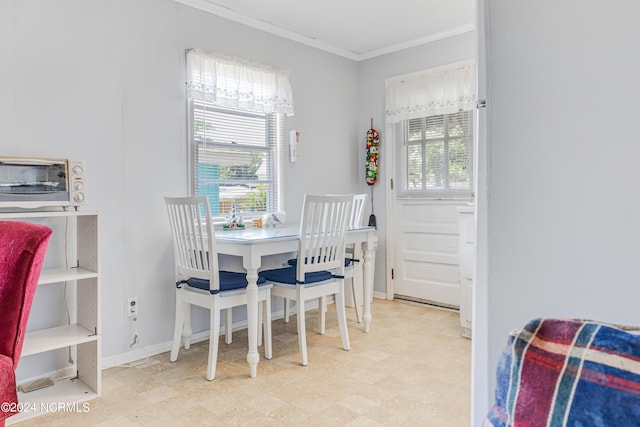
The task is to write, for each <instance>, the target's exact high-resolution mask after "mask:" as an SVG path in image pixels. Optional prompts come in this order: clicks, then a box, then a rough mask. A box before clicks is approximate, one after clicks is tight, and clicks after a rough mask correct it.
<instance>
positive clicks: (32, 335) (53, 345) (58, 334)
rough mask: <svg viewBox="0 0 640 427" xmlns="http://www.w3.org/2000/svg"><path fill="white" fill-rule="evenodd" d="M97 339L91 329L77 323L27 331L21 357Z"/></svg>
mask: <svg viewBox="0 0 640 427" xmlns="http://www.w3.org/2000/svg"><path fill="white" fill-rule="evenodd" d="M97 339H98V336H97V335H96V334H95V333H94V332H93V331H90V330H88V329H86V328H83V327H82V326H80V325H77V324H74V325H65V326H57V327H55V328H49V329H42V330H39V331H34V332H27V335H26V337H25V339H24V345H23V347H22V357H24V356H29V355H32V354H37V353H42V352H44V351H50V350H56V349H59V348H65V347H69V346H72V345H77V344H82V343H86V342H90V341H96V340H97Z"/></svg>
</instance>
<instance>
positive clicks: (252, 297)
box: [244, 260, 260, 378]
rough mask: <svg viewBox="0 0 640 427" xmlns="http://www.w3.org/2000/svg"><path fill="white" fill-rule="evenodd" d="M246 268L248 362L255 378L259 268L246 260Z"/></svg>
mask: <svg viewBox="0 0 640 427" xmlns="http://www.w3.org/2000/svg"><path fill="white" fill-rule="evenodd" d="M244 268H245V269H246V270H247V283H248V284H247V324H248V325H247V330H248V335H249V337H248V340H249V352H248V353H247V362H248V363H249V370H250V375H251V378H255V377H256V374H257V372H258V362H259V361H260V354H259V353H258V323H259V321H258V268H259V266H255V265H251V262H250V261H249V262H247V260H245V265H244Z"/></svg>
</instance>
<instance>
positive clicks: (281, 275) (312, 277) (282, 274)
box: [258, 267, 335, 285]
mask: <svg viewBox="0 0 640 427" xmlns="http://www.w3.org/2000/svg"><path fill="white" fill-rule="evenodd" d="M258 275H259V276H260V277H261V278H264V279H266V280H268V281H269V282H277V283H287V284H289V285H295V284H298V283H299V282H298V280H297V279H296V268H295V267H285V268H276V269H273V270H265V271H261V272H259V273H258ZM333 277H335V276H334V275H333V274H331V272H329V271H314V272H312V273H305V275H304V282H302V283H300V284H310V283H317V282H324V281H325V280H329V279H331V278H333Z"/></svg>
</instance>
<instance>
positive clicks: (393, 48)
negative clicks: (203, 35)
mask: <svg viewBox="0 0 640 427" xmlns="http://www.w3.org/2000/svg"><path fill="white" fill-rule="evenodd" d="M174 1H175V2H176V3H181V4H184V5H186V6H190V7H193V8H195V9H198V10H202V11H204V12H208V13H211V14H213V15H216V16H220V17H222V18H226V19H229V20H231V21H235V22H238V23H240V24H244V25H247V26H249V27H252V28H256V29H258V30H262V31H265V32H267V33H270V34H274V35H276V36H280V37H283V38H286V39H288V40H292V41H295V42H298V43H301V44H304V45H307V46H310V47H313V48H316V49H319V50H322V51H325V52H328V53H332V54H334V55H338V56H341V57H343V58H347V59H350V60H352V61H356V62H359V61H364V60H367V59H371V58H375V57H376V56H381V55H386V54H389V53H393V52H397V51H399V50H402V49H407V48H410V47H415V46H420V45H423V44H426V43H432V42H434V41H437V40H442V39H445V38H448V37H453V36H456V35H459V34H464V33H467V32H471V31H474V30H475V24H474V23H473V22H471V23H468V24H464V25H461V26H458V27H453V28H450V29H447V30H445V31H440V32H437V33H433V34H429V35H426V36H423V37H418V38H415V39H412V40H407V41H404V42H401V43H397V44H393V45H390V46H387V47H383V48H380V49H373V50H370V51H367V52H363V53H357V52H352V51H350V50H347V49H342V48H340V47H337V46H334V45H331V44H329V43H325V42H323V41H320V40H318V39H315V38H313V37H309V36H305V35H303V34H300V33H296V32H294V31H291V30H287V29H285V28H282V27H279V26H277V25H274V24H271V23H269V22H266V21H262V20H260V19H255V18H251V17H249V16H246V15H242V14H240V13H238V12H236V11H233V10H231V9H229V8H226V7H222V6H219V5H216V4H213V3H211V2H209V1H207V0H174Z"/></svg>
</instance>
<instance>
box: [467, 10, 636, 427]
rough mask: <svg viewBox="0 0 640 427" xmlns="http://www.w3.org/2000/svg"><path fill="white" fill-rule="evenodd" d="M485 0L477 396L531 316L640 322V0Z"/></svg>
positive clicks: (489, 387)
mask: <svg viewBox="0 0 640 427" xmlns="http://www.w3.org/2000/svg"><path fill="white" fill-rule="evenodd" d="M487 3H488V6H489V8H488V11H489V16H488V20H487V24H488V29H489V34H490V36H489V39H488V50H489V52H488V53H489V57H488V60H489V63H488V66H489V76H488V78H489V83H488V85H489V86H488V91H487V95H488V101H489V104H488V108H487V110H488V111H487V112H488V116H487V117H488V120H489V127H488V132H489V134H488V141H487V144H488V145H487V147H486V152H487V154H488V159H489V165H488V169H486V170H484V171H479V172H480V173H481V174H482V173H485V174H486V177H487V182H488V195H487V197H488V200H487V205H488V210H487V212H486V215H487V220H488V230H486V231H487V232H488V252H487V253H486V254H484V255H486V256H487V258H488V263H487V265H486V271H487V274H486V277H482V278H479V280H478V283H477V285H478V291H479V292H481V293H482V294H483V299H484V298H486V301H487V316H486V318H484V317H482V316H480V317H478V318H476V319H475V320H476V322H477V323H479V324H480V325H479V326H480V328H481V329H486V330H487V331H488V337H487V339H488V354H484V355H483V356H488V358H487V360H488V363H487V364H486V366H481V365H479V366H475V368H476V369H475V372H476V373H475V374H474V379H475V380H477V379H478V378H479V375H481V374H482V372H483V371H486V372H489V373H490V383H489V384H486V382H482V381H479V382H477V383H476V384H475V385H474V393H475V395H476V397H477V398H478V403H479V402H480V401H481V400H482V399H483V398H486V397H487V396H488V397H491V395H492V393H493V387H494V386H493V383H494V382H495V378H494V377H493V376H494V372H495V368H496V363H497V360H498V356H499V352H500V351H501V349H502V347H503V346H504V344H505V342H506V338H507V334H508V332H509V331H510V330H512V329H514V328H517V327H519V326H522V325H523V324H524V323H525V322H526V321H527V320H529V319H531V318H534V317H540V316H542V317H547V316H558V317H579V318H580V317H584V318H590V319H600V320H603V321H608V322H619V323H626V324H636V325H637V324H640V311H639V310H638V301H640V285H639V281H638V274H637V270H636V269H635V266H636V265H637V264H638V257H639V255H640V251H639V249H638V245H637V242H638V240H639V238H640V226H639V225H638V224H639V222H638V218H640V201H638V199H637V198H636V197H635V195H636V194H637V193H638V183H640V168H639V167H638V159H640V144H638V142H637V139H638V138H637V130H636V129H635V123H636V122H637V106H636V101H637V100H636V98H638V97H639V96H640V85H638V76H640V56H638V55H637V54H636V52H637V40H638V39H639V38H640V27H638V25H637V17H638V16H640V4H638V3H637V2H635V1H632V0H624V1H620V2H616V5H615V7H602V5H601V4H596V3H592V2H579V1H576V0H572V1H565V2H554V1H549V0H543V1H539V2H507V1H494V0H488V2H487ZM480 258H482V254H480ZM481 344H482V343H479V342H476V341H474V351H475V350H476V349H477V348H478V347H477V346H479V345H481ZM486 409H487V408H486V406H480V405H478V407H477V408H476V413H475V417H474V421H475V424H474V425H480V417H481V416H482V414H483V413H484V412H485V411H486Z"/></svg>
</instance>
